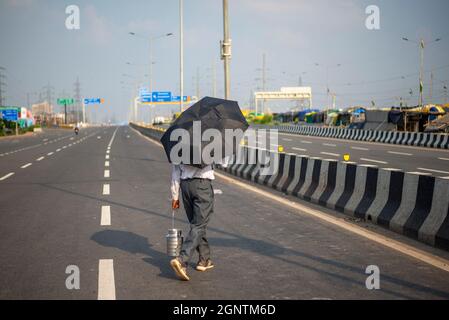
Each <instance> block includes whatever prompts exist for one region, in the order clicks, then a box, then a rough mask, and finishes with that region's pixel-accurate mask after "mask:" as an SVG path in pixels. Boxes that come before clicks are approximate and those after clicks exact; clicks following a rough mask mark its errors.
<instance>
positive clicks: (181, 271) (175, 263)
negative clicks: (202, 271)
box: [170, 258, 190, 281]
mask: <svg viewBox="0 0 449 320" xmlns="http://www.w3.org/2000/svg"><path fill="white" fill-rule="evenodd" d="M170 265H171V267H172V268H173V270H175V273H176V275H177V276H178V278H179V279H181V280H183V281H189V280H190V278H189V276H188V275H187V266H186V265H185V264H183V263H182V262H181V261H179V259H178V258H175V259H173V260H172V261H170Z"/></svg>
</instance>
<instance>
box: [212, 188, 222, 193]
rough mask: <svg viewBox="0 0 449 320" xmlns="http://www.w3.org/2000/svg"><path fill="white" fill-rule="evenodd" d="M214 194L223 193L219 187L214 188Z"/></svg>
mask: <svg viewBox="0 0 449 320" xmlns="http://www.w3.org/2000/svg"><path fill="white" fill-rule="evenodd" d="M214 194H223V191H222V190H220V189H214Z"/></svg>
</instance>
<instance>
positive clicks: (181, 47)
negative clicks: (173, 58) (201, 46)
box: [179, 0, 184, 113]
mask: <svg viewBox="0 0 449 320" xmlns="http://www.w3.org/2000/svg"><path fill="white" fill-rule="evenodd" d="M183 23H184V21H183V0H179V91H180V92H179V94H180V95H179V110H180V112H181V113H182V112H183V111H184V110H183V109H184V27H183Z"/></svg>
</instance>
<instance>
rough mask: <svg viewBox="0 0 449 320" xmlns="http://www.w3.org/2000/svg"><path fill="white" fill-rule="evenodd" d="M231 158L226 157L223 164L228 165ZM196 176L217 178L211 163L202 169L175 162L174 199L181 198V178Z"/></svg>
mask: <svg viewBox="0 0 449 320" xmlns="http://www.w3.org/2000/svg"><path fill="white" fill-rule="evenodd" d="M229 160H230V159H229V158H225V159H224V161H223V163H222V164H221V165H222V166H223V167H227V166H228V163H229ZM194 178H198V179H209V180H215V175H214V169H212V166H211V165H208V166H206V167H204V168H203V169H200V168H197V167H193V166H188V165H184V164H179V165H178V164H173V165H172V173H171V187H170V190H171V195H172V200H179V185H180V183H181V180H186V179H194Z"/></svg>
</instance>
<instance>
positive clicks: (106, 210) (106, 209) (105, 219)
mask: <svg viewBox="0 0 449 320" xmlns="http://www.w3.org/2000/svg"><path fill="white" fill-rule="evenodd" d="M101 225H102V226H110V225H111V207H110V206H102V207H101Z"/></svg>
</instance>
